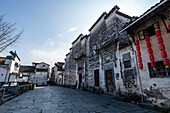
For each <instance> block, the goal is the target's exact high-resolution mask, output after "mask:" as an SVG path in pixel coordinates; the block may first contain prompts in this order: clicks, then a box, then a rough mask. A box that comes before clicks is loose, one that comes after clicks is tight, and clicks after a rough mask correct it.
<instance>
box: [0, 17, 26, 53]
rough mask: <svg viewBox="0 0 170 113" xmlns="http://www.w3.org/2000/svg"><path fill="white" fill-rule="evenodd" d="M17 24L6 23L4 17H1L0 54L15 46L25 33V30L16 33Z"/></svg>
mask: <svg viewBox="0 0 170 113" xmlns="http://www.w3.org/2000/svg"><path fill="white" fill-rule="evenodd" d="M15 25H16V23H14V24H12V23H8V22H5V21H4V15H0V52H2V51H3V50H5V49H6V48H7V47H8V46H10V45H13V44H14V43H15V42H16V41H17V40H18V39H19V37H20V36H21V34H22V33H23V30H22V31H21V32H19V33H16V34H15V32H16V28H15Z"/></svg>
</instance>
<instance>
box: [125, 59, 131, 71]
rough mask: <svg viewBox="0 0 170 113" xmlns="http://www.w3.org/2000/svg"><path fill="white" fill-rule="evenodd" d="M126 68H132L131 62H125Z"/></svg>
mask: <svg viewBox="0 0 170 113" xmlns="http://www.w3.org/2000/svg"><path fill="white" fill-rule="evenodd" d="M124 67H125V69H126V68H131V62H130V60H127V61H124Z"/></svg>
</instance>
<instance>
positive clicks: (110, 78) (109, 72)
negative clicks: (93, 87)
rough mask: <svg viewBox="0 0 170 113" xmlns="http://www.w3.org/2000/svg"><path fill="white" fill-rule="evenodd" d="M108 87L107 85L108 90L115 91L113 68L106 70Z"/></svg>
mask: <svg viewBox="0 0 170 113" xmlns="http://www.w3.org/2000/svg"><path fill="white" fill-rule="evenodd" d="M106 85H107V86H106V87H107V92H109V93H113V92H114V83H113V75H112V70H107V71H106Z"/></svg>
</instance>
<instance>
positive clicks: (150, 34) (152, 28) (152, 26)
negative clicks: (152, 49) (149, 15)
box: [146, 25, 155, 37]
mask: <svg viewBox="0 0 170 113" xmlns="http://www.w3.org/2000/svg"><path fill="white" fill-rule="evenodd" d="M146 32H147V33H148V35H149V37H151V36H153V35H155V29H154V25H151V26H150V27H148V28H146Z"/></svg>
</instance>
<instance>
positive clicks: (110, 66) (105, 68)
mask: <svg viewBox="0 0 170 113" xmlns="http://www.w3.org/2000/svg"><path fill="white" fill-rule="evenodd" d="M113 64H114V63H113V62H110V63H106V64H104V65H103V71H104V81H105V93H107V94H111V95H116V83H115V76H114V65H113ZM108 70H112V78H113V85H114V86H113V90H114V91H113V93H109V92H108V91H107V80H106V71H108Z"/></svg>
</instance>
